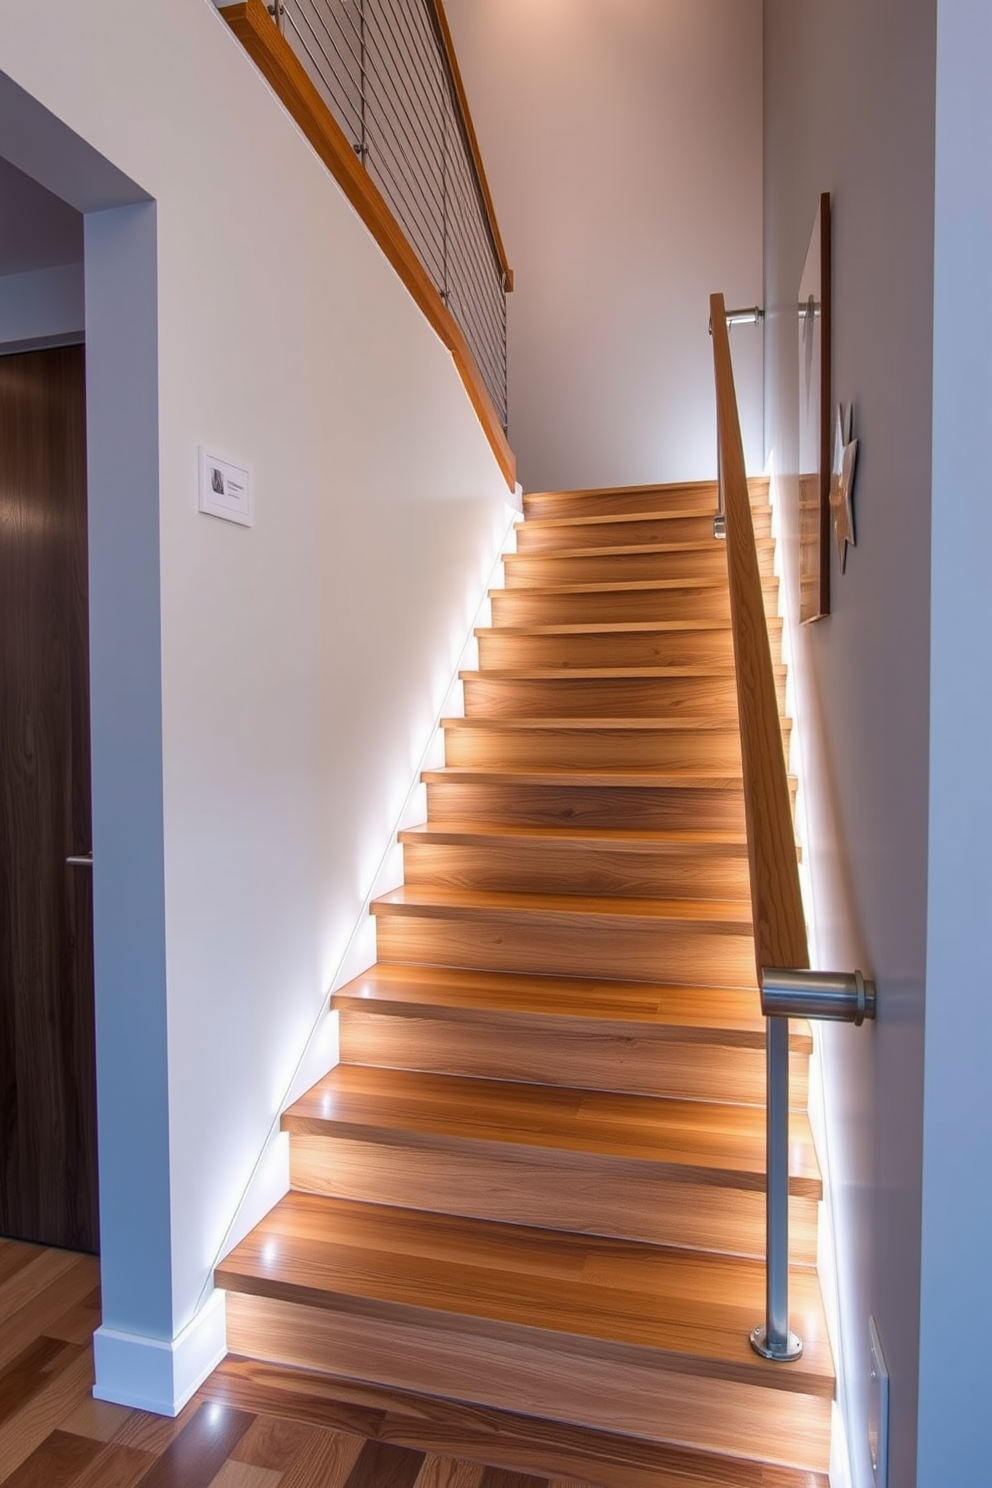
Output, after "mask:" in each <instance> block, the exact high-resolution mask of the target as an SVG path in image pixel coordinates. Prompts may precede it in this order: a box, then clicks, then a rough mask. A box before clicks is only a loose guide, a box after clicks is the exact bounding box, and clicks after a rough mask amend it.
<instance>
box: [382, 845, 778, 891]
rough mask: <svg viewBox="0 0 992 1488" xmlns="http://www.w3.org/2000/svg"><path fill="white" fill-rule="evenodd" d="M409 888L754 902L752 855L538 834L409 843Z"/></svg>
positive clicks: (406, 858) (406, 852)
mask: <svg viewBox="0 0 992 1488" xmlns="http://www.w3.org/2000/svg"><path fill="white" fill-rule="evenodd" d="M403 863H404V877H405V881H406V882H407V883H408V884H422V885H437V886H439V887H447V888H462V889H475V890H481V891H492V892H497V893H500V892H505V893H513V892H519V893H522V894H590V895H591V894H605V895H608V896H609V897H611V898H612V897H619V896H624V895H627V896H630V897H632V898H637V899H650V898H658V899H677V898H678V897H679V896H680V895H691V896H692V897H693V898H696V899H704V898H715V899H740V900H742V901H748V900H749V898H750V883H749V876H748V865H747V855H746V853H743V852H740V851H737V852H730V851H728V852H727V853H726V854H724V855H722V856H721V855H719V854H718V853H717V852H715V851H708V852H706V853H697V854H695V855H694V854H692V853H691V852H687V851H682V852H679V851H677V850H671V851H667V852H666V851H661V850H659V851H657V852H655V853H653V854H652V853H649V852H646V851H643V850H639V849H634V850H631V851H624V849H623V847H622V846H615V845H611V846H610V847H608V848H607V847H600V846H589V847H582V848H578V847H577V845H573V844H571V843H569V842H567V841H564V842H563V841H560V840H558V839H555V840H553V841H549V840H547V839H546V838H541V837H535V838H534V839H532V840H530V841H526V840H520V839H514V840H513V841H512V842H506V841H501V840H498V839H490V840H489V841H488V842H484V843H478V844H473V845H454V844H450V843H431V842H423V841H419V840H418V839H417V838H416V837H415V836H414V835H412V834H407V835H406V836H405V838H404V845H403Z"/></svg>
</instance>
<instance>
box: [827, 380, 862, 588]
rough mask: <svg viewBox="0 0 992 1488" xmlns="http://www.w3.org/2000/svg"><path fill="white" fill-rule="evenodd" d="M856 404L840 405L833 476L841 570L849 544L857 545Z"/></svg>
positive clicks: (832, 499)
mask: <svg viewBox="0 0 992 1488" xmlns="http://www.w3.org/2000/svg"><path fill="white" fill-rule="evenodd" d="M851 412H852V405H851V404H850V403H848V405H847V407H846V408H845V406H844V404H843V403H838V404H837V422H836V424H835V425H834V459H833V468H832V470H831V474H830V510H831V513H832V515H833V519H834V536H835V537H836V539H837V556H838V558H839V559H840V571H841V573H843V572H844V569H845V568H846V566H847V549H848V545H849V544H850V546H851V547H852V548H853V547H854V546H855V542H856V539H855V536H854V508H853V506H852V501H853V497H854V470H855V466H856V465H857V462H858V441H857V440H856V439H852V438H851Z"/></svg>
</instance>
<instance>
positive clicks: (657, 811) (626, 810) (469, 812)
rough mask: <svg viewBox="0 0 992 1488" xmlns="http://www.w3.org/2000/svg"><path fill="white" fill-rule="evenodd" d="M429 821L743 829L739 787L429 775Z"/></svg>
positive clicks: (655, 829)
mask: <svg viewBox="0 0 992 1488" xmlns="http://www.w3.org/2000/svg"><path fill="white" fill-rule="evenodd" d="M427 812H428V817H429V819H430V821H431V822H433V823H438V824H441V823H443V822H445V821H458V822H464V821H471V822H494V823H498V822H502V823H504V824H505V825H508V826H510V825H516V826H525V827H526V826H549V827H569V826H575V827H578V828H587V827H592V828H602V829H606V830H610V829H612V830H614V831H625V830H627V829H630V830H632V831H637V830H642V831H678V830H680V829H682V828H694V829H698V830H700V831H713V832H735V833H738V832H743V831H744V797H743V792H741V791H736V790H734V791H730V790H704V789H696V788H691V789H686V788H679V787H666V786H645V787H636V786H601V787H596V788H591V787H589V786H582V785H575V786H569V785H518V784H517V783H516V782H514V781H510V782H508V783H506V784H484V783H474V782H469V781H465V780H457V779H454V778H450V777H449V778H445V777H443V776H437V775H434V776H428V781H427Z"/></svg>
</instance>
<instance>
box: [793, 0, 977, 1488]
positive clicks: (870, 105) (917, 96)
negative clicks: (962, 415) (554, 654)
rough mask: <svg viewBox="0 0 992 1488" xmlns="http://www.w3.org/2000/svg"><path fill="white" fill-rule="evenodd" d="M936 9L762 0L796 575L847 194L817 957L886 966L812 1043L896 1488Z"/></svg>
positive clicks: (918, 1071) (802, 714)
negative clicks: (862, 1012) (800, 344)
mask: <svg viewBox="0 0 992 1488" xmlns="http://www.w3.org/2000/svg"><path fill="white" fill-rule="evenodd" d="M934 18H935V6H934V3H933V0H912V3H906V0H877V3H875V4H873V5H864V4H861V3H859V0H807V3H805V4H802V5H797V4H795V0H767V3H766V5H765V173H764V181H765V251H766V271H765V304H766V307H767V309H768V311H769V319H768V322H767V337H766V347H765V355H766V410H767V425H766V432H767V440H768V445H769V448H770V450H772V451H773V452H774V458H775V468H776V471H777V472H778V474H779V475H780V476H781V477H783V478H782V479H781V480H780V481H779V482H778V494H779V497H780V499H781V500H782V502H783V511H784V516H785V535H786V543H785V556H786V560H787V565H788V573H789V575H790V582H791V584H792V585H793V587H795V584H796V578H795V573H796V549H795V544H796V535H797V534H796V525H797V516H796V488H795V481H794V477H793V476H792V473H794V472H795V470H796V456H797V450H796V442H797V429H798V392H797V384H798V354H797V326H796V296H797V290H798V286H799V280H800V275H801V272H802V267H803V261H804V258H805V254H806V248H807V244H808V241H809V235H810V230H811V227H812V224H813V217H814V213H815V210H816V204H817V199H818V196H819V193H820V192H821V191H830V192H831V193H832V194H833V227H834V232H833V251H834V273H833V294H834V302H833V303H834V319H833V328H834V340H833V374H834V378H833V385H834V397H835V399H838V398H843V399H844V400H845V401H847V400H853V402H854V423H855V428H854V432H855V435H856V436H857V437H858V438H859V439H860V448H859V465H858V474H857V487H856V496H855V506H856V523H857V537H858V545H857V547H856V548H855V549H853V550H851V551H850V552H849V555H848V561H847V572H846V574H844V575H843V577H842V576H841V575H840V573H839V568H838V564H837V560H836V554H834V556H833V558H832V564H833V573H832V578H833V598H832V614H831V615H830V617H829V619H826V620H822V621H820V622H818V623H817V624H816V625H814V626H812V627H807V628H805V629H803V630H801V631H800V632H799V633H798V635H797V637H796V641H797V647H796V652H795V656H794V680H795V684H796V693H797V712H798V717H799V724H800V729H801V732H802V736H803V740H804V746H805V758H804V760H803V768H804V775H805V781H806V786H807V792H806V798H807V806H808V836H807V842H806V853H807V857H808V861H809V867H810V875H811V880H812V886H813V893H814V900H815V904H814V908H815V915H816V931H817V935H816V941H817V954H818V959H819V961H820V963H821V964H822V965H823V966H825V967H826V968H829V969H834V968H836V969H840V970H844V969H853V968H854V967H856V966H860V967H861V968H862V969H863V970H864V971H865V973H866V974H873V975H874V976H875V978H876V980H877V983H878V997H879V1005H878V1021H877V1024H876V1025H875V1026H873V1027H865V1028H863V1029H856V1028H853V1027H842V1028H825V1029H824V1030H823V1039H822V1045H821V1047H822V1052H823V1068H824V1075H825V1086H826V1091H825V1093H826V1103H827V1115H828V1122H829V1147H830V1158H831V1167H832V1174H833V1179H834V1182H835V1191H834V1194H833V1199H834V1207H835V1214H836V1218H837V1244H838V1260H839V1269H840V1282H841V1304H842V1306H841V1326H842V1342H843V1359H842V1360H841V1361H840V1362H841V1363H842V1365H843V1375H844V1381H843V1387H844V1393H845V1403H846V1405H847V1407H848V1430H849V1433H850V1443H851V1448H852V1457H853V1464H854V1473H855V1482H856V1484H857V1485H858V1488H866V1485H868V1484H869V1483H870V1482H871V1473H870V1468H869V1465H868V1451H867V1425H866V1413H867V1402H868V1394H867V1390H868V1386H867V1349H868V1317H869V1314H874V1315H875V1317H876V1319H877V1322H878V1328H879V1332H880V1335H881V1341H882V1345H883V1348H884V1350H885V1352H886V1355H887V1360H888V1364H889V1366H890V1369H891V1373H892V1412H893V1414H892V1441H891V1446H892V1458H891V1467H890V1477H889V1485H890V1488H910V1485H912V1484H913V1483H914V1481H915V1454H916V1396H917V1362H918V1329H919V1274H920V1273H919V1267H920V1185H921V1161H922V1158H921V1141H922V1133H923V1043H924V986H925V971H926V924H927V770H928V722H929V645H930V636H929V590H930V521H931V490H930V466H931V450H930V425H931V360H932V302H933V286H932V264H933V180H934V177H933V170H934V164H933V161H934V143H933V135H934V53H935V26H934ZM973 537H974V534H971V538H973ZM969 540H970V539H969ZM928 1037H929V1031H928ZM945 1362H946V1361H945ZM937 1481H942V1482H944V1483H948V1484H949V1483H952V1482H955V1483H956V1482H965V1481H977V1479H971V1480H969V1479H968V1478H967V1477H966V1476H965V1477H957V1478H956V1477H955V1476H954V1474H953V1473H950V1472H948V1473H947V1474H946V1475H945V1476H944V1477H943V1478H941V1479H934V1482H937Z"/></svg>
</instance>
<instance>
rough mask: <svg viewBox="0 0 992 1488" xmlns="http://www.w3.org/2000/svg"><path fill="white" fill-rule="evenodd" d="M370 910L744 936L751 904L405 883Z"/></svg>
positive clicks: (382, 912) (374, 902) (748, 923)
mask: <svg viewBox="0 0 992 1488" xmlns="http://www.w3.org/2000/svg"><path fill="white" fill-rule="evenodd" d="M371 908H372V912H373V914H377V915H382V914H399V915H403V914H408V915H421V914H431V915H435V916H441V917H444V918H449V919H457V918H470V919H476V918H483V919H486V918H500V917H505V916H506V915H512V916H514V917H516V916H519V915H526V916H548V917H554V918H556V919H557V918H562V917H566V918H574V919H582V920H587V921H592V920H595V921H596V922H597V923H600V924H601V923H602V922H603V921H605V920H611V919H614V920H616V921H617V922H618V923H620V924H622V923H623V922H624V921H630V920H644V921H649V922H654V921H665V922H678V923H679V924H681V925H684V926H687V927H688V926H693V925H700V926H704V927H705V928H706V929H707V930H708V931H710V932H715V933H718V934H727V935H745V934H747V933H748V932H749V931H750V928H751V907H750V904H746V903H744V902H743V901H738V900H723V899H622V898H615V899H607V898H604V897H603V896H600V895H585V894H510V893H496V892H478V891H474V890H470V889H448V888H427V887H424V888H421V887H418V886H414V885H411V884H404V885H402V886H401V887H400V888H398V889H392V890H391V891H390V892H389V893H388V894H382V895H380V896H379V897H378V898H377V899H374V900H373V901H372V905H371Z"/></svg>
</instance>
